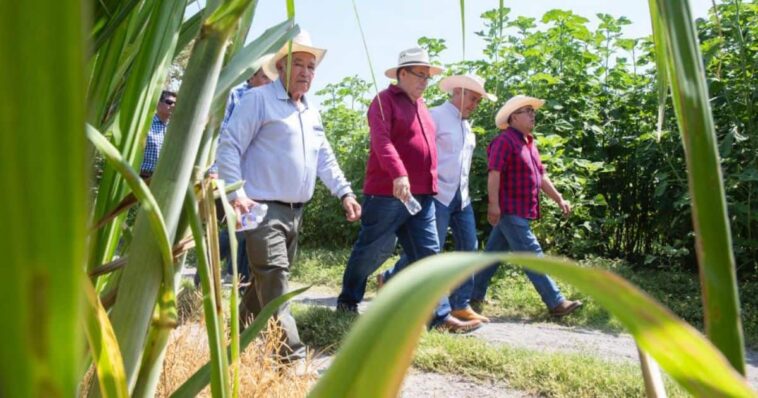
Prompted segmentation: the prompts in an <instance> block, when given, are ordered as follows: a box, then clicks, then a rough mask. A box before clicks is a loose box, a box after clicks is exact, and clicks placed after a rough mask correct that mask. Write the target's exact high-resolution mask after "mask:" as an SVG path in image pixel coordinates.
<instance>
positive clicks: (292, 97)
mask: <svg viewBox="0 0 758 398" xmlns="http://www.w3.org/2000/svg"><path fill="white" fill-rule="evenodd" d="M325 52H326V50H323V49H320V48H316V47H313V46H312V45H311V40H310V36H309V35H308V34H307V33H305V32H301V33H300V34H299V35H298V36H296V37H295V38H294V39H293V40H292V53H291V55H290V56H288V46H287V45H284V46H283V47H282V48H281V49H280V50H279V51H278V52H277V53H276V55H274V56H273V57H272V58H271V60H270V61H268V62H267V63H266V64H265V65H264V66H263V69H264V71H265V72H266V74H267V75H268V76H269V77H270V78H271V79H272V80H273V82H272V83H270V84H266V85H263V86H260V87H257V88H254V89H252V90H250V91H248V92H247V93H246V94H245V95H244V97H243V98H242V100H241V101H240V104H239V105H238V107H237V110H235V111H234V113H232V116H231V118H230V120H229V123H228V124H227V125H226V128H225V129H224V131H223V132H222V134H221V136H220V139H219V146H218V152H217V156H216V159H217V162H218V168H219V175H220V177H221V178H222V179H223V180H224V181H225V182H226V183H227V184H229V183H233V182H236V181H240V180H245V185H244V186H243V187H242V188H240V189H239V190H238V191H236V192H234V193H233V194H232V195H230V198H231V204H232V206H233V207H234V210H235V212H236V213H237V215H238V216H239V215H241V214H243V213H247V212H249V211H251V210H252V208H253V207H254V206H256V205H258V204H259V203H266V204H268V212H267V213H266V216H265V218H264V220H263V222H262V223H261V224H260V225H259V226H258V227H256V228H253V229H249V230H247V231H245V241H246V248H247V254H248V260H249V264H250V267H251V271H252V279H253V281H254V283H253V285H251V286H250V288H248V289H247V291H246V292H245V296H244V298H243V300H242V303H241V304H240V313H241V320H242V321H243V322H246V321H249V318H250V315H251V314H252V315H257V314H258V312H259V311H260V309H261V307H262V306H263V305H266V304H267V303H268V302H269V301H271V300H273V299H275V298H277V297H279V296H281V295H282V294H284V293H287V291H288V282H287V275H288V274H289V269H290V266H291V265H292V262H293V259H294V257H295V252H296V250H297V240H298V229H299V228H300V226H301V225H302V212H303V205H304V204H305V203H306V202H307V201H308V200H310V199H311V197H312V196H313V190H314V187H315V184H316V177H318V178H320V179H321V181H322V182H323V183H324V184H325V185H326V186H327V187H328V188H329V190H330V191H331V192H332V194H333V195H335V196H336V197H338V198H340V200H341V201H342V207H343V208H344V210H345V216H346V218H347V220H348V221H357V220H358V219H359V218H360V214H361V207H360V205H359V204H358V202H357V201H356V200H355V195H354V194H353V192H352V189H351V188H350V184H349V182H348V181H347V180H346V179H345V177H344V174H343V173H342V170H340V168H339V165H338V164H337V160H336V158H335V156H334V153H333V151H332V148H331V146H330V145H329V142H328V141H327V140H326V136H325V135H324V128H323V124H322V123H321V118H320V116H319V113H318V110H317V109H315V108H314V107H313V106H312V105H311V104H310V103H309V102H308V100H307V99H306V97H305V93H306V92H308V90H309V89H310V87H311V82H312V80H313V76H314V72H315V70H316V67H317V66H318V64H319V62H321V59H322V58H323V56H324V53H325ZM288 59H289V61H291V70H290V73H289V75H287V73H286V71H287V62H288ZM276 317H277V320H278V322H279V323H280V324H281V325H282V328H283V329H284V335H285V336H284V338H285V344H284V345H283V348H282V351H281V352H280V358H281V359H282V360H285V361H292V360H298V359H302V358H303V357H304V356H305V347H304V345H303V343H302V342H301V341H300V337H299V335H298V331H297V325H296V324H295V319H294V318H293V317H292V315H291V314H290V311H289V307H288V306H287V305H286V304H284V305H282V306H281V307H280V308H279V310H278V312H277V314H276Z"/></svg>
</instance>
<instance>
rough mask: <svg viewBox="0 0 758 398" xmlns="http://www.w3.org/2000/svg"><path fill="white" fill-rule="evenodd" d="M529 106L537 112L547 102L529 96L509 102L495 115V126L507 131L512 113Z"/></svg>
mask: <svg viewBox="0 0 758 398" xmlns="http://www.w3.org/2000/svg"><path fill="white" fill-rule="evenodd" d="M528 105H531V106H532V108H534V110H537V109H539V108H542V106H543V105H545V100H541V99H539V98H534V97H527V96H523V97H520V98H517V99H515V100H509V101H508V102H506V103H505V105H503V107H502V108H500V110H499V111H497V114H496V115H495V125H496V126H497V128H499V129H500V130H505V129H507V128H508V117H510V116H511V113H513V111H515V110H516V109H519V108H523V107H525V106H528Z"/></svg>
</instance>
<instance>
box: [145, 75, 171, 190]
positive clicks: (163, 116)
mask: <svg viewBox="0 0 758 398" xmlns="http://www.w3.org/2000/svg"><path fill="white" fill-rule="evenodd" d="M175 106H176V93H175V92H173V91H168V90H163V92H161V99H160V101H158V106H157V107H156V109H155V116H153V124H151V125H150V131H149V132H148V133H147V141H145V155H144V156H143V158H142V166H140V173H139V174H140V176H142V178H150V177H151V176H152V175H153V171H154V170H155V166H156V165H157V164H158V156H160V154H161V148H162V147H163V138H164V137H165V136H166V129H167V128H168V119H169V118H170V117H171V112H173V111H174V107H175Z"/></svg>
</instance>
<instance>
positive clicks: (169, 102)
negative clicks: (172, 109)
mask: <svg viewBox="0 0 758 398" xmlns="http://www.w3.org/2000/svg"><path fill="white" fill-rule="evenodd" d="M163 103H164V104H166V105H169V106H171V105H174V104H176V101H174V100H170V99H164V100H163Z"/></svg>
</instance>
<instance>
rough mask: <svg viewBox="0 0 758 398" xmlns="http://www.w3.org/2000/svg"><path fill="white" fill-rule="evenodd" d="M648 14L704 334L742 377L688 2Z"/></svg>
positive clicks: (660, 1)
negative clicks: (683, 169)
mask: <svg viewBox="0 0 758 398" xmlns="http://www.w3.org/2000/svg"><path fill="white" fill-rule="evenodd" d="M651 8H653V9H654V10H653V11H652V12H651V13H653V14H656V10H655V9H656V8H657V15H658V16H659V18H660V19H661V21H663V23H661V24H659V26H662V27H663V29H662V34H661V39H662V40H663V42H659V43H656V46H661V45H662V46H663V47H664V48H665V50H666V55H667V59H668V61H667V62H666V65H667V67H668V73H669V76H670V81H671V92H672V98H673V102H674V110H675V111H676V116H677V122H678V124H679V131H680V132H681V136H682V142H683V144H684V153H685V158H686V160H687V170H688V173H687V178H688V181H689V190H690V195H691V197H692V223H693V226H694V230H695V248H696V251H697V258H698V266H699V267H700V284H701V288H702V291H703V294H702V297H703V308H704V313H705V314H704V315H705V316H704V320H705V331H706V334H707V335H708V338H710V339H711V341H712V342H713V344H714V345H715V346H716V347H718V348H719V349H720V350H721V351H722V352H723V353H724V355H725V356H726V357H727V358H728V359H729V362H730V363H731V364H732V366H734V368H735V369H737V371H739V372H740V373H742V374H745V344H744V336H743V335H742V321H741V320H740V302H739V297H738V291H737V275H736V271H735V262H734V253H733V251H732V235H731V231H730V228H729V219H728V218H727V212H726V197H725V194H724V179H723V177H722V175H721V163H720V159H719V153H718V141H717V139H716V133H715V129H714V125H713V115H712V114H711V107H710V103H709V99H710V97H709V95H708V86H707V83H706V80H705V68H704V67H703V58H702V56H701V54H700V46H699V44H698V39H697V35H696V32H695V26H694V22H693V20H692V14H691V13H690V8H689V2H687V1H679V0H656V1H655V3H651Z"/></svg>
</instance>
